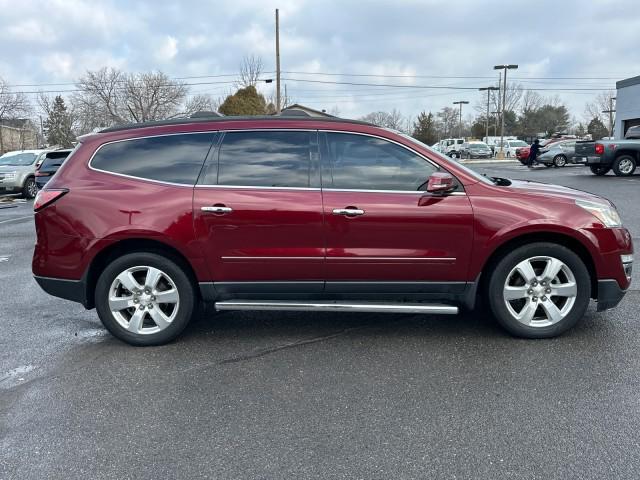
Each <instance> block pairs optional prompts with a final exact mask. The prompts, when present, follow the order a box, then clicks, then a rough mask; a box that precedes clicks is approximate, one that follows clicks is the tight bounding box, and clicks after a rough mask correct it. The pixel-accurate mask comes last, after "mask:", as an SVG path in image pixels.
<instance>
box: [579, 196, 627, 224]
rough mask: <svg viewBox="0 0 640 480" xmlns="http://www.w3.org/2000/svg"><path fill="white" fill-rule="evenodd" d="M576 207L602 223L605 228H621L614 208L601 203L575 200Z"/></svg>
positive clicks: (620, 221)
mask: <svg viewBox="0 0 640 480" xmlns="http://www.w3.org/2000/svg"><path fill="white" fill-rule="evenodd" d="M576 205H578V206H579V207H582V208H584V209H585V210H586V211H587V212H589V213H590V214H591V215H593V216H594V217H596V218H597V219H598V220H600V221H601V222H602V224H603V225H604V226H605V227H609V228H614V227H621V226H622V220H621V219H620V215H618V212H617V210H616V209H615V208H613V207H611V206H609V205H604V204H602V203H596V202H590V201H588V200H576Z"/></svg>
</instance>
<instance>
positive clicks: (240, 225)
mask: <svg viewBox="0 0 640 480" xmlns="http://www.w3.org/2000/svg"><path fill="white" fill-rule="evenodd" d="M34 210H35V225H36V231H37V240H36V245H35V251H34V256H33V273H34V276H35V279H36V281H37V282H38V283H39V285H40V286H41V287H42V288H43V289H44V290H45V291H47V292H49V293H50V294H52V295H55V296H58V297H62V298H65V299H69V300H73V301H76V302H80V303H81V304H83V305H84V306H85V307H86V308H94V307H95V308H96V309H97V312H98V316H99V317H100V319H101V320H102V322H103V324H104V325H105V327H106V328H107V329H108V330H109V331H110V332H111V333H112V334H113V335H115V336H116V337H118V338H120V339H122V340H124V341H126V342H128V343H130V344H133V345H158V344H162V343H166V342H168V341H170V340H172V339H174V338H175V337H176V336H178V335H179V334H180V332H181V331H182V330H183V329H184V328H185V327H186V325H187V324H188V323H189V321H190V319H191V317H192V316H193V314H194V312H195V311H196V308H197V305H198V303H199V302H211V303H212V304H213V305H214V306H215V309H216V310H284V311H325V312H336V311H348V312H354V311H360V312H404V313H412V314H416V313H427V314H455V313H457V312H458V311H459V310H460V309H466V310H471V309H473V308H474V306H475V305H476V298H477V297H482V298H483V299H484V301H485V302H486V304H487V305H488V306H489V307H490V309H491V311H492V312H493V315H494V316H495V318H496V319H497V320H498V322H499V323H500V324H501V325H502V326H503V327H504V328H505V329H507V330H508V331H509V332H511V333H512V334H514V335H517V336H522V337H527V338H543V337H551V336H555V335H559V334H560V333H562V332H564V331H566V330H567V329H569V328H571V327H572V326H573V325H575V324H576V323H577V322H578V321H579V320H580V319H581V318H582V316H583V314H584V312H585V310H586V308H587V305H588V304H589V300H590V298H593V299H596V300H597V302H598V310H599V311H601V310H605V309H608V308H612V307H615V306H616V305H617V304H618V302H619V301H620V300H621V299H622V297H623V296H624V294H625V292H626V290H627V289H628V287H629V285H630V281H631V268H632V262H633V255H632V254H633V246H632V240H631V235H630V234H629V232H628V231H627V230H626V229H625V228H624V227H623V226H622V223H621V221H620V217H619V216H618V213H617V211H616V209H615V207H614V206H613V205H612V204H611V203H610V202H609V201H607V200H605V199H603V198H600V197H598V196H596V195H592V194H589V193H585V192H580V191H577V190H573V189H570V188H565V187H560V186H554V185H545V184H539V183H533V182H525V181H516V180H508V179H504V178H490V177H486V176H484V175H480V174H478V173H476V172H474V171H472V170H470V169H468V168H467V167H465V166H463V165H461V164H458V163H456V162H455V161H452V160H450V159H448V158H446V157H444V156H442V155H440V154H438V153H436V152H434V151H433V150H431V149H430V148H429V147H428V146H426V145H424V144H422V143H420V142H418V141H417V140H415V139H413V138H411V137H409V136H407V135H403V134H399V133H396V132H393V131H390V130H386V129H382V128H378V127H375V126H373V125H371V124H368V123H364V122H358V121H350V120H343V119H318V118H300V117H296V118H293V117H290V118H287V117H284V116H273V117H264V118H261V117H252V118H233V117H222V118H219V117H217V118H197V119H179V120H174V121H168V122H156V123H143V124H136V125H130V126H124V127H117V128H110V129H106V130H103V131H102V132H100V133H97V134H91V135H87V136H85V137H82V138H81V139H80V146H79V147H78V148H77V150H76V151H75V152H74V154H73V155H72V156H70V157H69V159H68V160H67V161H66V162H65V163H64V164H63V165H62V166H61V167H60V169H59V170H58V172H57V174H56V175H55V176H54V177H53V178H52V179H51V180H50V181H49V182H48V183H47V184H46V185H45V187H44V189H43V190H41V191H40V193H39V194H38V197H37V198H36V200H35V203H34Z"/></svg>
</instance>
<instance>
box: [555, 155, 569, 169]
mask: <svg viewBox="0 0 640 480" xmlns="http://www.w3.org/2000/svg"><path fill="white" fill-rule="evenodd" d="M566 163H567V161H566V160H565V159H564V157H562V156H560V157H556V165H557V166H558V167H564V165H565V164H566Z"/></svg>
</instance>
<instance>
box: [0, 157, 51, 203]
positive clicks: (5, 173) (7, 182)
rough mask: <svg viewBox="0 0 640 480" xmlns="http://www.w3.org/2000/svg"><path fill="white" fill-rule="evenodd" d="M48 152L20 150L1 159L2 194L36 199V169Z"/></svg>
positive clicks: (0, 190)
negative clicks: (15, 194)
mask: <svg viewBox="0 0 640 480" xmlns="http://www.w3.org/2000/svg"><path fill="white" fill-rule="evenodd" d="M47 152H48V150H18V151H15V152H7V153H5V154H4V155H2V156H1V157H0V194H3V193H21V194H22V195H23V196H24V197H25V198H34V197H35V196H36V194H37V193H38V187H37V186H36V180H35V175H36V167H37V166H38V165H39V164H40V162H41V161H42V160H43V159H44V156H45V155H46V153H47Z"/></svg>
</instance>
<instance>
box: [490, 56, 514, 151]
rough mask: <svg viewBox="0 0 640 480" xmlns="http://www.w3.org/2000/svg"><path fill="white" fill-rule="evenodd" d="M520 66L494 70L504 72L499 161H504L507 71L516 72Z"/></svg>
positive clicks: (505, 66)
mask: <svg viewBox="0 0 640 480" xmlns="http://www.w3.org/2000/svg"><path fill="white" fill-rule="evenodd" d="M516 68H518V65H494V66H493V69H494V70H504V82H502V121H501V124H500V154H499V155H498V158H499V159H501V160H502V159H504V110H505V106H506V103H507V70H512V69H513V70H515V69H516Z"/></svg>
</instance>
